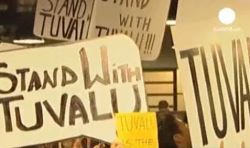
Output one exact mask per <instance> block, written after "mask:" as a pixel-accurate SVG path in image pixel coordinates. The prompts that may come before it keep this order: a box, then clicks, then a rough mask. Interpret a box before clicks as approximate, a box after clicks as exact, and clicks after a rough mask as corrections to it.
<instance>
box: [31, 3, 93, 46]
mask: <svg viewBox="0 0 250 148" xmlns="http://www.w3.org/2000/svg"><path fill="white" fill-rule="evenodd" d="M93 4H94V0H38V1H37V7H36V16H35V23H34V30H33V32H34V34H35V35H37V36H39V37H44V38H50V39H57V40H72V41H75V40H83V39H86V37H87V32H88V27H89V23H90V17H91V12H92V7H93Z"/></svg>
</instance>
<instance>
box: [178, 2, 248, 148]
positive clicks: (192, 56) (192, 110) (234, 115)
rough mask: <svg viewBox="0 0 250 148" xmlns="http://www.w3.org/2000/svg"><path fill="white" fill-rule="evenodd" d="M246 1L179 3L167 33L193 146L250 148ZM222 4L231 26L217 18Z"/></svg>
mask: <svg viewBox="0 0 250 148" xmlns="http://www.w3.org/2000/svg"><path fill="white" fill-rule="evenodd" d="M208 2H209V4H208ZM249 4H250V2H249V1H245V0H239V1H225V0H222V1H216V0H204V1H198V0H192V1H185V0H184V1H180V3H179V9H178V16H177V18H178V19H177V25H176V27H174V28H173V37H174V44H175V48H176V53H177V59H178V66H179V68H180V75H181V81H182V82H183V83H182V84H183V91H184V97H185V105H186V110H187V114H188V120H189V122H188V123H189V127H190V133H191V139H192V145H193V147H194V148H247V147H250V141H249V138H248V137H249V136H250V124H249V122H250V117H249V115H250V88H249V84H250V71H249V69H250V65H249V64H250V63H249V61H250V38H249V37H250V28H249V25H250V23H249V21H248V18H249V9H248V8H247V7H246V6H249ZM190 5H191V6H190ZM192 6H193V7H192ZM191 7H192V8H193V9H190V8H191ZM225 7H228V8H230V9H231V10H232V11H234V12H235V16H236V18H235V20H234V21H233V19H232V24H227V25H225V24H223V23H221V22H220V20H219V18H218V14H219V13H220V12H221V11H220V10H222V9H223V8H225ZM196 8H197V9H196ZM201 8H202V9H201ZM197 10H199V11H197ZM232 11H231V12H232ZM246 12H248V13H246ZM227 17H228V15H226V16H223V18H227ZM191 18H192V19H193V21H191Z"/></svg>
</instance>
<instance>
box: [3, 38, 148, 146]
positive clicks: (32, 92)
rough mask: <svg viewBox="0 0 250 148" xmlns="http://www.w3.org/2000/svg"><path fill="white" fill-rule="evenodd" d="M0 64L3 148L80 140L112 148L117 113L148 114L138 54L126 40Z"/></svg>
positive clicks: (14, 55)
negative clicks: (104, 143) (96, 141)
mask: <svg viewBox="0 0 250 148" xmlns="http://www.w3.org/2000/svg"><path fill="white" fill-rule="evenodd" d="M128 57H129V60H128ZM0 59H1V61H0V84H1V85H0V136H1V141H3V142H1V143H0V147H5V148H6V147H20V146H24V145H33V144H39V143H47V142H51V141H56V140H60V139H66V138H70V137H74V136H79V135H86V136H89V137H94V138H97V139H101V140H104V141H107V142H111V141H113V140H114V139H115V138H116V135H115V124H114V122H113V118H114V113H117V112H140V111H146V110H147V105H146V101H145V88H144V82H143V78H142V69H141V62H140V56H139V52H138V49H137V46H136V45H135V44H134V43H133V41H132V40H131V39H129V38H128V37H126V36H124V35H118V36H114V37H106V38H100V39H97V40H92V41H87V42H78V43H74V44H65V45H61V46H56V47H41V48H33V49H24V50H17V51H11V52H0ZM103 127H105V128H103ZM100 131H101V132H100ZM11 139H15V140H11Z"/></svg>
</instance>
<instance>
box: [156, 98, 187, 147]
mask: <svg viewBox="0 0 250 148" xmlns="http://www.w3.org/2000/svg"><path fill="white" fill-rule="evenodd" d="M158 108H159V111H158V112H157V113H156V115H157V126H158V141H159V148H191V140H190V135H189V130H188V127H186V126H185V123H183V122H181V121H179V120H177V119H176V118H175V117H174V115H173V114H171V112H170V111H169V104H168V102H167V101H165V100H163V101H160V102H159V104H158Z"/></svg>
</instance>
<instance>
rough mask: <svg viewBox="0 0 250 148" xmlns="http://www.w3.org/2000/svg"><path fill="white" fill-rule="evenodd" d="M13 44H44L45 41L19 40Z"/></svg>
mask: <svg viewBox="0 0 250 148" xmlns="http://www.w3.org/2000/svg"><path fill="white" fill-rule="evenodd" d="M13 43H16V44H29V45H33V44H44V43H45V40H44V39H19V40H13Z"/></svg>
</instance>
